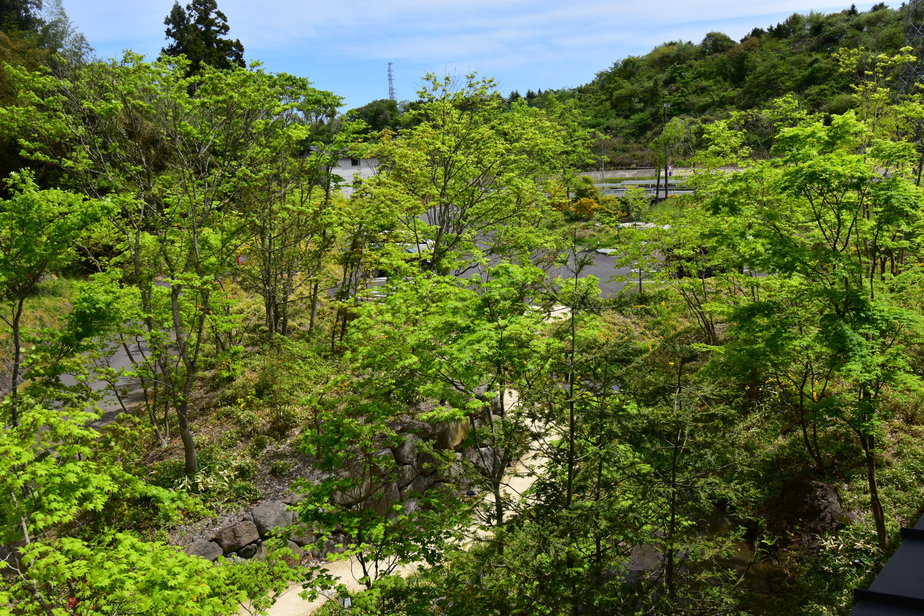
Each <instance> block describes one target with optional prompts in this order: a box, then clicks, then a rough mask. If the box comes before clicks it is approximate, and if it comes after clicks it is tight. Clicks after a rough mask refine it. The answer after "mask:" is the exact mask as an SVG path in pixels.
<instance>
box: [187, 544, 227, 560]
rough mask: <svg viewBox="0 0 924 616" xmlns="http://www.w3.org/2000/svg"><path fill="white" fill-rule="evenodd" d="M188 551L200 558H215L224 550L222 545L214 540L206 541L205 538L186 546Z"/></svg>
mask: <svg viewBox="0 0 924 616" xmlns="http://www.w3.org/2000/svg"><path fill="white" fill-rule="evenodd" d="M186 553H187V554H189V555H190V556H198V557H199V558H204V559H205V560H215V559H216V558H218V557H219V556H221V555H222V554H223V553H224V552H223V551H222V549H221V546H220V545H218V544H217V543H215V542H214V541H206V540H205V539H200V540H199V541H196V542H195V543H194V544H192V545H191V546H189V547H188V548H186Z"/></svg>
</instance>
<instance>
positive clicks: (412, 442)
mask: <svg viewBox="0 0 924 616" xmlns="http://www.w3.org/2000/svg"><path fill="white" fill-rule="evenodd" d="M419 442H420V437H419V436H417V435H416V434H406V435H405V436H404V442H403V443H401V445H400V446H399V447H396V448H395V449H393V450H392V453H394V455H395V460H397V462H398V464H404V465H407V464H413V463H414V460H416V459H417V443H419Z"/></svg>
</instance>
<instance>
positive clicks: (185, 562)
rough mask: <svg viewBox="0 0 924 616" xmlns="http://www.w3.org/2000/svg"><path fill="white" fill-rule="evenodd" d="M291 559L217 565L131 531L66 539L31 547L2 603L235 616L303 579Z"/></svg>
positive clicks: (271, 556) (31, 608)
mask: <svg viewBox="0 0 924 616" xmlns="http://www.w3.org/2000/svg"><path fill="white" fill-rule="evenodd" d="M286 555H287V553H286V551H285V550H282V551H279V550H278V549H277V550H276V551H275V552H274V551H273V550H272V549H270V550H268V557H267V559H266V560H265V561H251V562H247V563H243V564H230V563H220V564H212V563H210V562H208V561H207V560H204V559H202V558H199V557H196V556H188V555H186V554H184V553H183V552H181V551H180V550H179V549H178V548H176V547H173V546H168V545H165V544H162V543H156V542H145V541H141V540H140V539H138V538H137V537H134V536H132V535H129V534H125V533H115V534H113V535H111V536H107V537H105V538H102V539H100V540H98V541H96V542H94V543H87V542H84V541H80V540H77V539H70V538H61V539H58V540H56V541H53V542H49V543H44V542H43V543H33V544H30V545H28V546H26V548H25V549H23V554H22V556H23V563H24V565H25V568H24V570H23V571H20V572H19V576H18V577H16V578H13V579H14V581H13V585H12V587H11V588H9V590H7V591H3V592H0V601H3V602H4V603H6V604H8V603H10V602H15V603H16V610H17V611H16V612H15V613H16V614H45V613H47V608H48V606H68V608H67V609H68V610H69V611H71V610H77V611H78V612H82V611H84V610H86V609H90V610H92V611H93V612H94V613H105V614H151V615H154V614H172V613H183V614H190V615H202V616H207V615H216V616H217V615H220V614H231V613H235V612H236V611H237V610H238V609H239V606H240V605H243V604H245V603H247V604H248V605H252V606H253V607H255V608H257V609H259V608H266V607H268V606H269V605H270V603H271V601H268V600H267V599H266V597H267V596H268V594H269V593H270V592H279V591H281V590H284V589H285V588H286V587H287V586H288V584H289V583H290V582H291V581H292V580H294V579H295V575H296V572H295V571H294V570H292V569H290V568H289V567H288V565H287V564H286V563H285V561H284V558H285V557H286ZM251 602H252V603H251ZM58 609H60V608H58Z"/></svg>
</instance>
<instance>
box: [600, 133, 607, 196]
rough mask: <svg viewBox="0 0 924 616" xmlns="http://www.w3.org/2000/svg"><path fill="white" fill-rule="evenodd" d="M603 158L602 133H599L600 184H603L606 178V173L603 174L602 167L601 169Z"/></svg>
mask: <svg viewBox="0 0 924 616" xmlns="http://www.w3.org/2000/svg"><path fill="white" fill-rule="evenodd" d="M604 160H605V158H604V157H603V135H600V183H601V184H603V182H604V179H605V178H606V175H604V169H603V161H604Z"/></svg>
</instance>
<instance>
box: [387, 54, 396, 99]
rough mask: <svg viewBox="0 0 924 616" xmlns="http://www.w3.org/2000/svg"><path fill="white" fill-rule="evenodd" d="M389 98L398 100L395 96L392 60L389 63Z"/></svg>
mask: <svg viewBox="0 0 924 616" xmlns="http://www.w3.org/2000/svg"><path fill="white" fill-rule="evenodd" d="M388 98H389V99H391V100H397V99H396V98H395V76H394V74H393V73H392V71H391V62H389V63H388Z"/></svg>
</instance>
